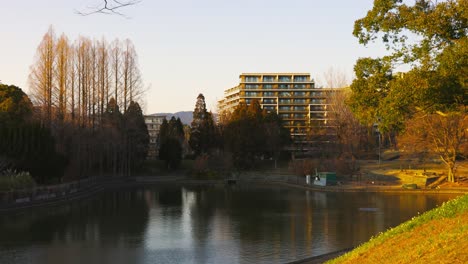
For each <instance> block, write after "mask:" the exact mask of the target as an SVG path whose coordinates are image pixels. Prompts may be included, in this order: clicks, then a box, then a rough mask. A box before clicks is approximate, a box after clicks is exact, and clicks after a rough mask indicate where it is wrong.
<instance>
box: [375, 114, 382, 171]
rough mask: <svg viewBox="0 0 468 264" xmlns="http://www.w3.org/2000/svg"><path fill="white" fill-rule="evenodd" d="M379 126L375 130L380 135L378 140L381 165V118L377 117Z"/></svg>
mask: <svg viewBox="0 0 468 264" xmlns="http://www.w3.org/2000/svg"><path fill="white" fill-rule="evenodd" d="M376 125H377V127H376V128H375V132H377V137H378V142H379V166H380V163H381V160H382V158H381V143H382V142H381V139H380V129H379V125H380V118H377V124H376Z"/></svg>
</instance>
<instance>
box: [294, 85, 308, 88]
mask: <svg viewBox="0 0 468 264" xmlns="http://www.w3.org/2000/svg"><path fill="white" fill-rule="evenodd" d="M305 88H306V85H305V84H295V85H294V89H305Z"/></svg>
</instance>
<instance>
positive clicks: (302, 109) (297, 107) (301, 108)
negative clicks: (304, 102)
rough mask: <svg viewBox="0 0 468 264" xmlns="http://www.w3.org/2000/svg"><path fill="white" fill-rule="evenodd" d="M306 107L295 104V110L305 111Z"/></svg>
mask: <svg viewBox="0 0 468 264" xmlns="http://www.w3.org/2000/svg"><path fill="white" fill-rule="evenodd" d="M304 110H305V107H304V106H295V107H294V111H304Z"/></svg>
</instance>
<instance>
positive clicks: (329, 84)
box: [323, 67, 350, 88]
mask: <svg viewBox="0 0 468 264" xmlns="http://www.w3.org/2000/svg"><path fill="white" fill-rule="evenodd" d="M323 79H324V80H325V86H326V88H343V87H347V86H349V83H350V82H349V79H348V77H347V76H346V73H345V72H344V71H343V70H337V69H335V68H333V67H330V68H328V70H327V71H326V72H325V73H323Z"/></svg>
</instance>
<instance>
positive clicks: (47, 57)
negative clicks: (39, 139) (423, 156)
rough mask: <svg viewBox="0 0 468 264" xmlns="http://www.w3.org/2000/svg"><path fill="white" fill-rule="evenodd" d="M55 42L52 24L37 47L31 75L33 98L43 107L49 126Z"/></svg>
mask: <svg viewBox="0 0 468 264" xmlns="http://www.w3.org/2000/svg"><path fill="white" fill-rule="evenodd" d="M55 42H56V38H55V32H54V29H53V28H52V26H51V27H49V30H48V31H47V33H46V34H45V35H44V37H43V38H42V42H41V43H40V44H39V47H38V48H37V55H36V60H35V63H34V64H33V65H32V66H31V73H30V75H29V85H30V88H31V94H32V99H33V101H34V103H35V104H37V105H39V106H41V107H42V120H44V121H45V122H46V124H47V125H48V126H50V125H51V122H52V111H53V103H54V102H53V100H52V99H53V96H52V93H53V90H54V89H53V87H54V67H55V65H54V63H55V56H56V52H55V48H56V44H55Z"/></svg>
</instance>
